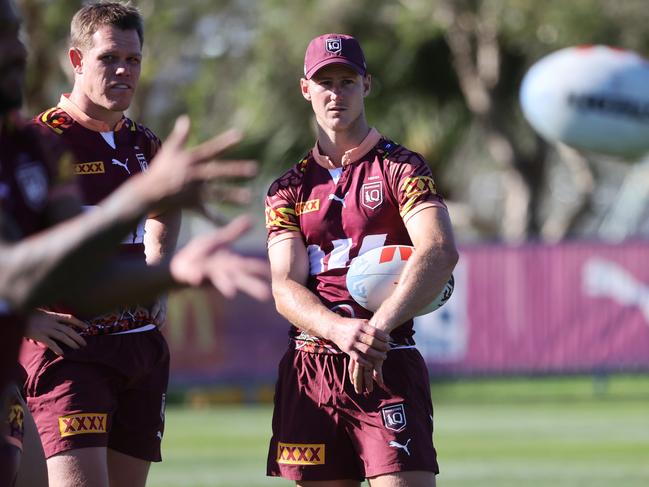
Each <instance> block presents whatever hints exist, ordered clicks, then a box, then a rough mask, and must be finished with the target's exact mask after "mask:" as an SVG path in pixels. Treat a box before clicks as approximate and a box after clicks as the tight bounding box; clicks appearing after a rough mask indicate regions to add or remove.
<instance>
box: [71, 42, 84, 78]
mask: <svg viewBox="0 0 649 487" xmlns="http://www.w3.org/2000/svg"><path fill="white" fill-rule="evenodd" d="M68 58H69V59H70V64H72V69H74V74H82V73H83V53H82V52H81V50H80V49H78V48H76V47H71V48H70V49H69V51H68Z"/></svg>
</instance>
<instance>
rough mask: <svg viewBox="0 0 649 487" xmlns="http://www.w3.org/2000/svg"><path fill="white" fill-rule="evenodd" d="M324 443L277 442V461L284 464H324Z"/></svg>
mask: <svg viewBox="0 0 649 487" xmlns="http://www.w3.org/2000/svg"><path fill="white" fill-rule="evenodd" d="M324 462H325V445H324V443H315V444H307V443H282V442H280V443H278V445H277V463H282V464H284V465H324Z"/></svg>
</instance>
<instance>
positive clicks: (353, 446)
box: [267, 349, 439, 481]
mask: <svg viewBox="0 0 649 487" xmlns="http://www.w3.org/2000/svg"><path fill="white" fill-rule="evenodd" d="M348 361H349V357H348V356H347V355H332V354H317V353H308V352H302V351H296V350H293V349H290V350H289V351H288V352H286V354H285V355H284V357H283V359H282V361H281V362H280V365H279V379H278V382H277V386H276V389H275V411H274V413H273V437H272V438H271V441H270V448H269V452H268V466H267V474H268V475H271V476H282V477H285V478H288V479H292V480H302V481H314V480H336V479H357V480H359V481H360V480H363V479H364V478H371V477H375V476H378V475H385V474H389V473H396V472H405V471H415V470H423V471H430V472H434V473H438V472H439V468H438V466H437V454H436V452H435V448H434V447H433V438H432V434H433V405H432V403H431V399H430V383H429V378H428V370H427V369H426V365H425V363H424V360H423V358H422V357H421V355H420V354H419V352H418V351H417V350H415V349H404V350H393V351H391V352H389V354H388V358H387V360H386V361H385V363H384V365H383V376H384V380H385V388H379V387H378V386H377V385H376V384H375V389H374V391H373V392H372V393H371V394H361V395H359V394H356V393H355V392H354V388H353V386H352V385H351V383H350V381H349V378H348V377H347V364H348Z"/></svg>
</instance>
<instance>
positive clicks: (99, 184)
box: [34, 95, 160, 334]
mask: <svg viewBox="0 0 649 487" xmlns="http://www.w3.org/2000/svg"><path fill="white" fill-rule="evenodd" d="M34 122H35V123H36V124H37V125H41V126H44V127H48V128H49V129H50V130H51V131H52V132H53V133H55V134H56V135H57V136H58V138H59V139H60V141H61V143H62V144H63V145H64V146H65V147H66V149H67V150H68V151H69V152H70V153H71V155H72V158H73V162H74V172H75V174H76V175H77V183H78V185H79V187H80V191H81V198H82V204H83V205H84V208H85V209H87V210H91V209H92V208H93V207H96V206H97V205H98V203H99V202H101V201H102V200H103V199H104V198H106V197H107V196H108V195H109V194H110V193H112V192H113V191H115V189H117V188H118V187H119V186H120V185H121V184H122V183H124V182H125V181H126V180H127V179H128V178H129V177H131V176H133V175H134V174H137V173H140V172H143V171H146V169H147V168H148V165H149V162H150V161H151V160H152V159H153V157H154V156H155V154H156V152H157V151H158V149H159V148H160V139H158V137H156V136H155V135H154V134H153V132H151V130H149V129H148V128H146V127H144V126H142V125H140V124H138V123H135V122H133V121H132V120H131V119H129V118H126V117H123V118H122V119H121V120H120V122H119V123H118V124H117V126H116V127H115V129H114V130H111V129H110V128H109V127H108V125H107V124H105V123H104V122H101V121H99V120H95V119H92V118H90V117H88V116H87V115H86V114H85V113H83V111H81V109H80V108H79V107H77V106H76V105H75V104H74V103H72V102H71V101H70V100H69V98H68V96H67V95H63V96H61V100H60V102H59V105H58V106H56V107H54V108H50V109H49V110H46V111H44V112H43V113H41V114H40V115H38V116H37V117H35V118H34ZM121 254H123V255H125V256H126V255H128V256H129V258H133V257H135V258H141V259H142V260H144V258H145V256H144V220H142V221H141V222H140V223H139V224H138V226H137V228H134V229H133V231H132V232H131V233H130V234H129V235H128V236H127V237H126V238H125V239H124V241H123V244H122V247H121ZM85 321H86V322H87V323H88V324H89V325H90V327H89V329H87V330H85V331H84V333H86V334H105V333H113V332H120V331H127V330H130V329H134V328H138V327H140V326H145V325H150V324H151V320H150V317H149V314H148V310H147V309H146V308H145V307H139V306H138V307H135V308H129V309H122V310H116V311H115V312H114V313H108V314H106V315H102V316H99V317H95V318H92V319H87V320H85Z"/></svg>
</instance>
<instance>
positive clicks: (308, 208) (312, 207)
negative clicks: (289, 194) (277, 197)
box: [295, 200, 320, 216]
mask: <svg viewBox="0 0 649 487" xmlns="http://www.w3.org/2000/svg"><path fill="white" fill-rule="evenodd" d="M319 209H320V200H309V201H302V202H300V203H296V204H295V214H296V215H298V216H299V215H302V214H303V213H311V212H312V211H318V210H319Z"/></svg>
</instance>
